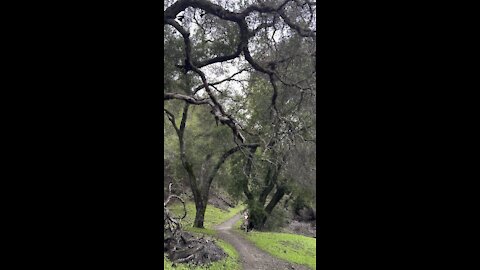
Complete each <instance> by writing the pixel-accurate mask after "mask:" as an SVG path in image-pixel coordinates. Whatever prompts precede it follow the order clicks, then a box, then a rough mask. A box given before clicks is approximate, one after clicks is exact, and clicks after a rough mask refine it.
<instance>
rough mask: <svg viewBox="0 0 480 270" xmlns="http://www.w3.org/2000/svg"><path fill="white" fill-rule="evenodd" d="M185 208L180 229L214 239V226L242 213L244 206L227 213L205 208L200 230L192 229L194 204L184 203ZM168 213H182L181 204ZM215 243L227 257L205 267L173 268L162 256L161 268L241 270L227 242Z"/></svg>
mask: <svg viewBox="0 0 480 270" xmlns="http://www.w3.org/2000/svg"><path fill="white" fill-rule="evenodd" d="M186 208H187V216H186V217H185V218H184V219H183V220H182V223H181V224H182V228H183V229H184V230H185V231H188V232H191V233H194V234H197V235H200V234H205V235H208V236H210V237H213V238H215V230H214V229H213V227H214V226H215V225H219V224H221V223H223V222H225V221H227V220H228V219H230V218H231V217H233V216H234V215H236V214H237V213H239V212H240V211H242V210H243V209H244V208H245V206H244V205H237V206H236V207H234V208H230V209H229V210H228V211H224V210H222V209H219V208H216V207H214V206H212V205H208V206H207V210H206V212H205V220H204V224H203V225H204V226H205V228H203V229H200V228H194V227H193V221H194V219H195V204H194V203H192V202H187V203H186ZM169 209H170V211H172V212H173V213H176V214H177V216H178V214H180V213H183V206H182V205H181V204H175V205H172V206H170V207H169ZM215 241H216V243H217V244H218V246H220V247H221V248H222V249H223V250H224V251H225V253H227V255H228V256H227V257H226V258H224V259H222V260H220V261H217V262H213V263H211V264H209V265H206V266H196V267H195V266H190V265H187V264H181V263H179V264H176V265H175V266H172V262H171V261H170V260H169V259H168V258H167V257H166V256H164V258H163V267H164V269H166V270H187V269H193V270H206V269H208V270H227V269H231V270H241V269H242V268H241V265H240V263H239V261H238V257H239V256H238V253H237V251H236V250H235V248H234V247H233V246H232V245H230V244H228V243H227V242H225V241H223V240H221V239H217V238H215Z"/></svg>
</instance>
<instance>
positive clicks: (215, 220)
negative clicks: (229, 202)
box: [169, 202, 245, 233]
mask: <svg viewBox="0 0 480 270" xmlns="http://www.w3.org/2000/svg"><path fill="white" fill-rule="evenodd" d="M186 208H187V216H186V217H185V218H184V219H183V220H182V228H183V229H184V230H187V231H191V229H192V228H193V221H194V220H195V204H194V203H193V202H187V203H186ZM244 208H245V206H244V205H242V204H239V205H237V206H235V207H234V208H229V210H228V211H225V210H222V209H220V208H216V207H215V206H213V205H208V206H207V210H206V211H205V219H204V222H203V226H204V227H205V229H206V232H210V233H214V231H213V227H214V226H215V225H219V224H221V223H223V222H225V221H227V220H228V219H230V218H231V217H233V216H234V215H236V214H237V213H239V212H240V211H242V210H243V209H244ZM169 209H170V211H172V212H173V213H176V214H177V216H178V215H179V214H180V213H182V212H183V206H182V204H175V205H172V206H170V207H169ZM193 231H194V232H202V230H201V229H200V231H198V228H193Z"/></svg>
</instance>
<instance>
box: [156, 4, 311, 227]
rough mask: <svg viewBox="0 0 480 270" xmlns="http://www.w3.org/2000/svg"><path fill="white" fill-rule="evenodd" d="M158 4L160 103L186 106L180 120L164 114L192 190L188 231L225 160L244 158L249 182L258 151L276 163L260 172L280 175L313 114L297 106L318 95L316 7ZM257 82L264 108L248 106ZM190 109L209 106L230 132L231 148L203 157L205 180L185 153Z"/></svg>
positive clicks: (201, 212) (199, 219)
mask: <svg viewBox="0 0 480 270" xmlns="http://www.w3.org/2000/svg"><path fill="white" fill-rule="evenodd" d="M164 4H165V9H164V14H163V15H164V21H163V24H164V32H165V37H166V39H165V59H164V60H165V64H166V66H165V73H164V101H171V100H179V101H182V102H184V105H183V107H182V112H181V114H180V115H181V116H179V115H178V114H177V116H176V115H175V113H173V112H171V111H169V110H168V109H167V110H165V115H166V117H167V119H168V121H169V122H170V123H171V124H172V126H173V127H174V129H175V132H176V134H177V137H178V141H179V154H180V160H181V163H182V166H183V168H184V169H185V171H186V172H187V173H188V179H189V183H190V187H191V188H192V193H193V196H194V201H195V206H196V208H197V212H196V217H195V224H194V226H196V227H203V216H204V213H205V209H206V202H207V200H208V193H209V187H210V185H211V183H212V181H213V179H214V178H215V176H216V173H217V172H218V170H219V168H220V167H221V166H222V164H224V162H225V161H226V159H227V158H228V157H230V156H232V155H233V154H234V153H243V156H244V157H245V159H246V162H247V164H246V165H247V166H246V167H247V170H246V171H245V170H244V172H246V175H247V177H249V176H248V174H249V173H248V171H249V170H248V167H249V166H253V167H254V166H255V165H254V164H255V159H254V155H255V153H256V151H257V149H261V150H262V159H266V160H269V158H268V156H269V157H273V158H274V159H275V161H271V160H270V161H271V166H272V168H270V169H269V168H268V166H266V170H267V171H268V170H270V174H271V175H275V174H276V173H277V172H278V173H277V174H279V173H280V171H279V169H278V167H280V168H281V167H282V166H286V164H288V155H286V154H285V153H288V150H285V149H288V147H287V146H288V145H289V143H287V141H288V138H290V139H292V138H297V137H298V136H302V134H300V133H301V130H303V129H306V124H305V123H304V122H308V121H309V120H308V121H304V119H307V118H309V117H308V116H311V114H310V115H308V114H307V115H305V112H304V111H302V110H301V108H303V107H304V106H305V103H306V102H304V101H305V99H310V100H312V98H313V99H314V98H315V92H316V90H315V88H314V87H312V82H313V84H314V78H315V76H316V67H315V58H316V28H315V22H316V16H315V10H316V2H314V1H307V0H271V1H261V0H256V1H253V0H246V1H227V0H223V1H222V0H217V1H214V0H178V1H169V0H165V1H164ZM255 78H257V79H258V81H259V82H261V83H265V82H266V83H267V85H266V87H267V89H268V96H269V102H268V106H267V107H266V108H263V109H259V108H258V106H257V107H255V106H248V101H249V100H250V99H251V93H250V91H251V88H252V87H251V86H252V80H253V79H255ZM263 93H266V92H263ZM280 103H281V104H280ZM285 104H287V105H288V106H283V105H285ZM190 106H206V107H208V109H209V110H208V112H209V114H211V116H212V119H214V120H215V122H216V123H217V125H219V124H220V125H222V126H225V127H226V128H228V129H229V130H230V131H231V134H232V135H233V136H232V137H231V140H232V142H233V143H234V146H232V148H230V149H227V150H226V151H225V152H223V154H222V155H220V156H218V157H217V159H216V160H215V161H214V162H211V161H210V158H209V157H208V155H207V156H206V157H205V160H206V161H207V160H208V161H209V162H210V163H211V164H212V166H211V168H210V172H209V173H207V174H206V175H207V176H206V177H204V178H203V179H199V178H198V175H199V173H198V169H197V171H196V170H195V169H194V166H193V165H192V162H191V160H190V158H189V156H188V155H187V153H186V147H185V130H186V126H187V120H188V112H189V108H190ZM252 109H255V110H256V111H252ZM302 113H303V115H302ZM259 114H261V117H259V116H258V115H259ZM302 117H303V118H302ZM179 118H181V119H180V120H177V119H179ZM254 118H257V119H259V118H262V119H263V120H265V121H266V122H265V121H264V122H263V123H262V124H255V123H254V122H253V121H250V120H252V119H254ZM310 118H311V117H310ZM310 118H309V119H310ZM267 126H270V127H271V130H268V132H263V131H258V128H259V127H264V128H266V127H267ZM295 136H296V137H295ZM307 140H314V138H307ZM292 142H293V141H292ZM292 144H295V143H290V145H292ZM282 153H283V154H282ZM278 157H280V158H278ZM200 168H201V166H200ZM247 187H248V186H247ZM277 190H278V187H277ZM267 195H268V194H267ZM262 198H263V197H262ZM272 199H275V198H272ZM262 200H263V199H262Z"/></svg>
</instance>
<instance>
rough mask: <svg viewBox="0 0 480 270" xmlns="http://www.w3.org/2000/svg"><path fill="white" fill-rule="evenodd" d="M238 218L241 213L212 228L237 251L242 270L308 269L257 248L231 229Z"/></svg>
mask: <svg viewBox="0 0 480 270" xmlns="http://www.w3.org/2000/svg"><path fill="white" fill-rule="evenodd" d="M240 218H241V214H237V215H235V216H234V217H232V218H231V219H229V220H227V221H225V222H224V223H222V224H220V225H218V226H215V227H214V228H215V230H216V231H217V235H218V237H220V238H221V239H223V240H224V241H227V242H228V243H230V244H231V245H232V246H233V247H235V249H236V250H237V251H238V254H239V255H240V262H241V264H242V266H243V269H244V270H287V269H288V270H293V269H295V270H309V268H308V267H306V266H303V265H297V264H292V263H288V262H286V261H283V260H281V259H278V258H275V257H273V256H271V255H270V254H268V253H266V252H265V251H263V250H261V249H259V248H257V247H256V246H255V245H254V244H253V243H251V242H250V241H248V240H246V239H245V238H244V237H243V236H241V235H240V234H239V233H238V232H235V231H233V230H232V227H233V225H234V224H235V223H236V222H237V221H238V220H239V219H240Z"/></svg>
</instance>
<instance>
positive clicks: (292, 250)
mask: <svg viewBox="0 0 480 270" xmlns="http://www.w3.org/2000/svg"><path fill="white" fill-rule="evenodd" d="M237 225H238V226H237ZM239 226H240V225H239V223H236V224H235V228H237V229H238V228H239ZM241 233H242V234H243V235H245V236H246V238H247V239H248V240H250V241H251V242H253V243H254V244H255V245H256V246H257V247H258V248H260V249H263V250H265V251H266V252H268V253H270V254H271V255H272V256H275V257H277V258H280V259H283V260H286V261H289V262H293V263H297V264H303V265H306V266H308V267H310V268H311V269H316V257H317V255H316V243H317V240H316V239H315V238H312V237H306V236H303V235H298V234H289V233H272V232H256V231H253V232H248V233H245V232H241Z"/></svg>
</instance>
